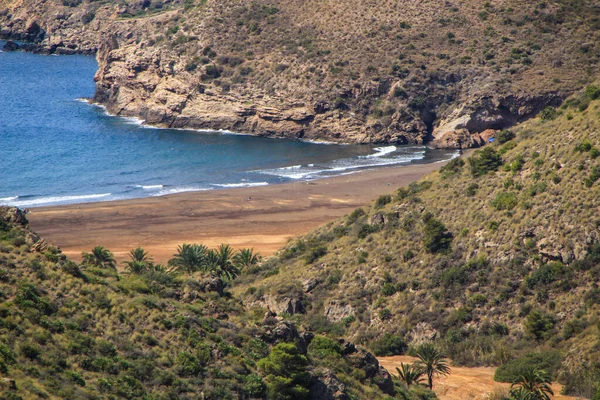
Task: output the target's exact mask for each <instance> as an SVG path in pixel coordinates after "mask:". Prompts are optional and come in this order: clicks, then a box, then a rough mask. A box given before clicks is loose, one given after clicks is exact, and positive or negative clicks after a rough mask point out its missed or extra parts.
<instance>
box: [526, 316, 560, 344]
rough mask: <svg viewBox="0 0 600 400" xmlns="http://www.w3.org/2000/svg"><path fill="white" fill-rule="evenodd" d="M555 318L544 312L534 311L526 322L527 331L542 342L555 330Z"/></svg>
mask: <svg viewBox="0 0 600 400" xmlns="http://www.w3.org/2000/svg"><path fill="white" fill-rule="evenodd" d="M555 323H556V322H555V320H554V317H553V316H552V315H550V314H547V313H545V312H543V311H538V310H534V311H532V312H531V313H530V314H529V315H528V316H527V319H526V320H525V323H524V325H525V330H526V331H527V333H529V334H531V335H533V336H534V337H535V338H536V340H542V339H544V338H546V337H548V335H549V334H550V333H551V332H552V331H553V330H554V325H555Z"/></svg>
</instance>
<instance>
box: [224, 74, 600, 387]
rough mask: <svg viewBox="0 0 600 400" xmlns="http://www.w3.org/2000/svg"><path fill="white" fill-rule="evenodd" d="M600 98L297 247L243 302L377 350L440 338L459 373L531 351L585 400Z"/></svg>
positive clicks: (590, 372) (522, 130)
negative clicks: (459, 366)
mask: <svg viewBox="0 0 600 400" xmlns="http://www.w3.org/2000/svg"><path fill="white" fill-rule="evenodd" d="M599 97H600V89H598V87H595V86H591V87H589V88H588V89H587V90H586V92H585V93H580V94H578V95H577V96H576V97H573V98H571V99H570V100H569V101H568V102H567V103H566V105H565V107H563V108H561V109H559V110H555V109H546V110H545V111H544V112H543V113H542V114H541V117H540V118H537V119H535V120H532V121H529V122H527V123H525V124H522V125H518V126H517V127H516V128H515V129H514V130H512V131H503V132H502V133H501V134H499V135H498V136H497V140H496V142H495V144H493V145H490V146H487V147H485V148H484V149H483V150H480V151H478V152H476V153H475V154H474V155H473V156H472V157H470V158H469V159H467V160H466V162H465V161H463V160H461V159H456V160H454V161H452V162H450V163H449V164H448V165H447V166H444V167H443V168H442V169H441V171H440V172H439V173H434V174H432V175H430V176H429V177H427V178H425V179H424V180H421V181H419V182H417V183H414V184H411V185H410V186H409V187H407V188H401V189H399V190H398V191H397V192H395V193H393V194H392V195H391V196H382V197H380V198H379V199H378V200H377V201H375V202H374V203H373V204H371V205H370V206H368V207H364V208H359V209H357V210H356V211H354V212H353V213H352V214H350V215H349V216H347V217H345V218H343V219H341V220H339V221H338V222H336V223H331V224H329V225H327V226H324V227H322V228H320V229H318V230H316V231H315V232H313V233H312V234H310V235H307V236H305V237H302V238H300V239H298V240H296V241H294V242H291V243H290V244H289V245H288V246H287V247H286V248H284V249H283V250H281V251H280V252H279V254H278V257H277V258H273V259H271V260H269V261H268V262H267V263H265V264H264V265H263V266H262V267H261V268H256V269H255V270H253V271H249V274H248V276H246V277H244V278H242V280H241V281H239V283H238V287H237V289H236V292H237V293H240V294H242V293H243V294H244V296H245V299H246V303H248V304H250V303H253V302H254V303H255V304H261V305H263V306H265V307H270V308H271V309H273V310H274V311H277V312H278V313H280V314H282V315H290V314H292V316H291V317H290V318H293V319H295V320H297V321H299V322H300V323H302V324H304V325H305V326H307V327H310V328H311V329H314V330H315V331H317V332H320V331H322V332H330V333H335V334H337V335H340V334H345V335H346V336H347V337H348V338H351V339H352V340H353V341H356V342H359V343H365V344H368V345H369V346H370V348H371V349H372V350H374V351H375V353H376V354H382V355H386V354H389V353H390V352H391V353H394V352H397V351H399V350H398V349H399V348H398V345H395V348H394V344H393V343H394V337H396V338H397V339H396V340H398V337H399V339H400V340H403V341H405V342H407V343H410V344H416V343H419V342H421V341H427V340H435V341H438V342H439V344H440V345H441V346H443V347H444V348H445V350H446V352H447V354H448V355H449V356H450V357H451V358H452V359H453V360H454V361H455V362H457V363H459V364H464V365H503V364H505V363H506V362H507V361H509V360H511V359H515V358H518V357H521V356H523V355H525V353H527V352H529V351H531V350H533V349H535V350H536V351H541V352H542V353H543V356H541V357H542V358H544V359H546V358H547V360H553V361H552V362H550V361H548V362H549V363H550V364H548V365H552V366H553V367H552V368H551V369H552V371H553V372H552V373H553V375H554V377H559V378H560V379H561V381H562V382H563V383H565V384H566V390H567V392H568V393H569V394H576V395H587V396H590V397H591V396H592V395H593V394H594V392H595V390H596V387H597V385H598V382H600V369H599V367H600V366H598V364H597V360H598V359H599V357H600V353H599V352H600V341H599V339H600V336H599V335H600V333H599V331H598V329H600V326H598V325H597V322H598V311H599V310H598V307H599V303H600V297H599V293H600V289H599V288H598V282H599V280H600V217H599V215H600V214H599V212H598V211H599V208H598V196H599V195H600V181H599V179H600V158H599V157H598V156H599V155H600V101H598V100H595V101H591V99H592V98H594V99H597V98H599ZM390 334H391V335H392V336H390ZM393 335H396V336H393ZM401 348H402V346H400V349H401ZM557 351H558V353H557ZM535 357H537V356H535ZM535 357H534V358H535ZM530 361H531V360H530ZM510 365H512V366H514V365H516V364H514V363H513V364H510ZM548 365H546V367H545V368H546V369H548V368H550V367H549V366H548ZM507 368H509V367H507ZM510 368H513V367H510ZM499 379H507V378H506V375H504V377H503V376H502V374H501V375H500V376H499Z"/></svg>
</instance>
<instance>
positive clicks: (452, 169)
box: [440, 158, 465, 179]
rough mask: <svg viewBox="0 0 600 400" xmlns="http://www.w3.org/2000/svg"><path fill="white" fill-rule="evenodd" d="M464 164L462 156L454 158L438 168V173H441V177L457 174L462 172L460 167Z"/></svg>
mask: <svg viewBox="0 0 600 400" xmlns="http://www.w3.org/2000/svg"><path fill="white" fill-rule="evenodd" d="M464 165H465V161H464V160H463V159H462V158H454V159H452V160H450V161H448V163H447V164H446V165H444V166H443V167H442V168H440V174H441V175H442V179H448V178H450V177H452V176H454V175H458V174H459V173H460V172H462V169H463V167H464Z"/></svg>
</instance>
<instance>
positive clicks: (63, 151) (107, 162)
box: [0, 42, 455, 207]
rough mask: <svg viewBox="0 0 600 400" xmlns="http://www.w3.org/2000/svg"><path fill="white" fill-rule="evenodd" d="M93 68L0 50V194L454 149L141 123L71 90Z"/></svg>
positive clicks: (199, 179) (154, 186)
mask: <svg viewBox="0 0 600 400" xmlns="http://www.w3.org/2000/svg"><path fill="white" fill-rule="evenodd" d="M2 46H3V43H2V42H0V48H1V47H2ZM96 68H97V64H96V60H95V59H94V58H93V57H90V56H43V55H36V54H29V53H24V52H0V204H10V205H16V206H20V207H36V206H42V205H53V204H68V203H82V202H90V201H107V200H119V199H129V198H140V197H147V196H160V195H165V194H172V193H178V192H185V191H198V190H215V189H221V188H228V187H245V186H248V187H250V186H260V185H270V184H277V183H284V182H289V181H291V180H313V179H318V178H323V177H329V176H335V175H340V174H347V173H352V172H355V171H359V170H361V169H366V168H375V167H382V166H389V165H402V164H411V163H429V162H436V161H440V160H444V159H448V158H450V157H452V156H454V155H455V152H453V151H447V150H432V149H428V148H426V147H424V146H383V147H377V146H358V145H339V144H316V143H308V142H302V141H294V140H288V139H266V138H260V137H254V136H248V135H240V134H235V133H230V132H214V131H202V132H198V131H186V130H174V129H158V128H152V127H147V126H144V125H142V124H141V123H140V121H137V120H133V119H127V118H121V117H113V116H110V115H108V114H107V113H106V112H105V111H104V109H103V108H102V107H99V106H95V105H91V104H89V103H87V102H86V101H84V100H81V99H83V98H90V97H92V96H93V94H94V82H93V80H92V78H93V76H94V73H95V71H96Z"/></svg>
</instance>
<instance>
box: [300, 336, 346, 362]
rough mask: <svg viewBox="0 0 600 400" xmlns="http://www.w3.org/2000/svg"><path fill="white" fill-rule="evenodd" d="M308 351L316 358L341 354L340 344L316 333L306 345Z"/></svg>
mask: <svg viewBox="0 0 600 400" xmlns="http://www.w3.org/2000/svg"><path fill="white" fill-rule="evenodd" d="M308 352H309V354H310V355H311V356H316V357H317V358H325V357H330V356H339V355H342V352H343V349H342V346H341V345H340V344H339V343H338V342H336V341H335V340H332V339H329V338H327V337H325V336H321V335H317V336H315V337H314V339H313V340H312V341H311V342H310V345H309V346H308Z"/></svg>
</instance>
